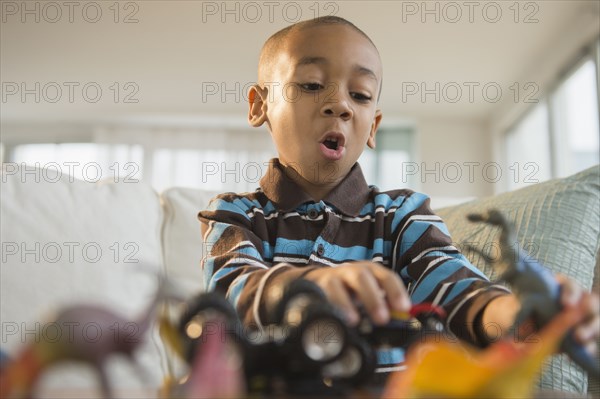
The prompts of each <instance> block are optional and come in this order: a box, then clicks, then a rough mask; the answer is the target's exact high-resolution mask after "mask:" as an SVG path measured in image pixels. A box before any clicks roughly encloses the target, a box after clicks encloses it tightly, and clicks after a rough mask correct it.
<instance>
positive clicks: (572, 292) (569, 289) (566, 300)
mask: <svg viewBox="0 0 600 399" xmlns="http://www.w3.org/2000/svg"><path fill="white" fill-rule="evenodd" d="M556 281H558V282H559V284H560V286H561V295H560V302H561V304H562V305H564V306H574V305H575V304H577V302H579V300H580V299H581V294H582V293H583V291H582V290H581V287H580V286H579V284H577V283H575V282H574V281H573V280H571V279H570V278H568V277H567V276H565V275H563V274H558V275H556Z"/></svg>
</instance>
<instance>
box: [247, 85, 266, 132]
mask: <svg viewBox="0 0 600 399" xmlns="http://www.w3.org/2000/svg"><path fill="white" fill-rule="evenodd" d="M266 99H267V88H266V87H265V88H264V89H261V88H260V86H259V85H252V87H250V90H248V106H249V109H248V122H250V125H252V126H253V127H259V126H261V125H262V124H263V123H265V121H266V120H267V101H266Z"/></svg>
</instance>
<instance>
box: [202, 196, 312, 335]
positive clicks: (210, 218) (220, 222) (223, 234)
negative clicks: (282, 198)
mask: <svg viewBox="0 0 600 399" xmlns="http://www.w3.org/2000/svg"><path fill="white" fill-rule="evenodd" d="M254 212H256V203H255V202H254V201H250V200H247V199H245V198H241V197H238V196H235V195H233V194H223V195H219V196H217V197H216V198H214V199H213V200H212V201H211V202H210V204H209V206H208V209H206V210H204V211H201V212H200V213H199V214H198V219H199V220H200V225H201V231H202V238H203V245H204V257H203V259H202V261H201V266H202V272H203V275H204V285H205V289H206V290H208V291H220V292H222V293H224V295H225V297H226V298H227V299H228V300H229V301H230V302H231V303H232V304H233V305H234V307H235V308H236V310H237V312H238V314H239V315H240V318H241V319H242V322H243V323H244V324H245V325H247V326H252V327H256V328H258V329H262V328H263V326H264V325H266V324H268V323H270V322H272V320H270V317H271V315H270V314H268V312H267V309H265V301H263V300H262V299H263V295H264V294H265V293H266V292H268V290H269V288H270V287H271V286H272V285H274V284H275V285H278V286H282V285H283V284H285V283H286V282H287V281H291V280H292V279H296V278H300V277H301V276H302V275H303V274H305V273H307V272H308V271H310V270H312V269H313V268H312V267H297V266H292V265H290V264H287V263H278V264H273V263H271V262H268V261H265V259H264V253H263V240H266V239H268V238H267V237H261V236H260V233H257V232H256V231H254V230H253V229H254V228H255V226H254V218H253V216H254Z"/></svg>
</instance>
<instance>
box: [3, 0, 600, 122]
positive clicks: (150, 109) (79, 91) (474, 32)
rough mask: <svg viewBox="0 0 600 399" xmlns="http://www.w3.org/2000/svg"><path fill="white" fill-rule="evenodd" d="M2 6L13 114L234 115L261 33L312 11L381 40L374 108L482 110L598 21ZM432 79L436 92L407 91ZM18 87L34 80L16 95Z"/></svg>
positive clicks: (503, 8)
mask: <svg viewBox="0 0 600 399" xmlns="http://www.w3.org/2000/svg"><path fill="white" fill-rule="evenodd" d="M11 3H12V4H13V8H11V9H8V10H4V15H3V21H2V26H1V30H0V34H1V35H0V44H1V46H0V67H1V69H0V73H1V80H2V83H3V96H4V98H3V99H2V104H1V106H2V110H1V115H2V119H3V121H11V122H14V121H17V122H18V121H33V120H44V119H60V120H65V121H68V120H75V119H87V118H113V117H114V118H118V117H127V116H135V117H140V116H141V117H142V118H143V117H145V116H152V117H156V116H160V115H162V116H165V115H167V116H168V115H175V116H176V115H186V116H203V115H210V116H214V115H221V114H223V115H239V116H244V115H245V112H246V105H245V103H244V98H243V90H244V86H245V85H247V84H250V83H252V82H253V81H254V79H255V71H256V65H257V57H258V53H259V51H260V47H261V45H262V43H263V42H264V40H265V39H266V38H267V37H268V36H269V35H270V34H272V33H273V32H275V31H276V30H278V29H280V28H282V27H284V26H287V25H289V23H290V22H292V21H295V20H297V19H298V18H299V17H300V18H301V19H306V18H311V17H313V16H314V15H315V13H316V12H317V10H318V12H319V15H325V14H328V13H334V14H336V15H339V16H342V17H345V18H347V19H349V20H351V21H352V22H354V23H355V24H356V25H357V26H358V27H360V28H361V29H362V30H363V31H365V32H366V33H367V34H368V35H369V36H370V37H371V38H372V40H373V41H374V42H375V44H376V45H377V46H378V48H379V52H380V54H381V56H382V59H383V65H384V88H383V94H382V98H381V107H382V110H383V112H384V114H387V115H393V116H395V117H400V118H404V117H406V118H419V117H439V118H462V119H477V120H485V119H486V118H489V117H490V115H491V114H492V113H493V112H494V110H495V109H497V107H498V104H500V103H503V102H504V103H506V102H507V101H513V100H512V97H513V96H514V95H515V88H516V86H513V85H514V83H515V82H517V83H518V87H519V89H520V90H521V91H520V93H519V96H520V98H521V97H523V96H525V95H526V94H528V93H529V94H532V93H533V90H534V88H535V87H534V86H531V85H530V86H527V87H525V85H526V84H527V83H534V85H535V84H536V83H537V82H536V81H535V79H534V80H531V77H532V76H533V77H534V78H535V76H536V71H537V69H538V68H540V67H541V66H542V65H543V63H544V62H545V60H546V59H547V58H548V57H549V55H550V54H552V52H553V51H554V48H555V46H557V43H559V42H560V41H561V39H562V38H563V37H565V36H566V35H573V34H574V32H575V34H576V33H577V31H578V30H581V31H582V32H583V31H584V30H585V32H586V33H585V34H588V33H587V32H592V34H593V35H597V32H598V31H600V26H598V25H600V17H599V15H600V13H599V11H598V10H599V7H598V4H599V2H598V1H536V2H527V1H524V2H514V1H497V2H489V1H486V2H462V1H458V2H445V1H442V2H439V1H429V2H421V1H415V2H412V1H372V2H368V1H338V2H319V3H317V2H314V1H297V2H260V1H259V2H250V3H248V2H200V1H136V2H121V3H120V7H119V13H118V15H117V13H116V9H115V8H114V2H97V3H95V4H97V5H99V6H98V7H99V11H100V12H101V15H100V14H97V12H98V9H96V8H94V7H90V6H88V3H90V2H81V3H79V2H76V4H77V6H76V7H74V8H73V9H72V10H69V9H68V8H66V7H65V6H64V5H62V6H61V4H64V3H61V2H53V3H54V4H58V5H59V6H60V7H61V8H62V9H61V10H57V9H52V8H46V9H44V8H42V5H40V4H43V3H44V2H35V3H36V4H38V6H37V7H40V9H39V13H38V15H37V17H39V19H40V20H39V22H36V21H35V18H36V15H35V12H36V11H34V12H33V14H31V13H30V14H27V13H23V11H24V10H23V9H21V7H24V4H26V3H27V4H29V6H30V7H34V5H33V4H34V3H33V2H26V3H22V2H11ZM469 4H470V5H469ZM3 7H5V8H6V6H5V5H4V6H3ZM14 7H16V9H15V8H14ZM110 7H113V8H110ZM84 9H85V10H84ZM69 11H71V12H72V14H71V15H69ZM84 11H85V12H84ZM517 11H518V13H517ZM58 12H60V15H59V14H58ZM459 13H460V14H459ZM22 18H24V19H25V22H22ZM69 18H71V19H72V22H71V21H69ZM436 18H437V19H438V20H437V21H436ZM95 19H96V20H97V21H96V22H92V21H93V20H95ZM115 19H116V20H117V22H116V23H115ZM125 19H128V20H130V21H129V22H131V23H125V22H124V20H125ZM53 20H54V21H55V22H52V21H53ZM136 20H137V22H136ZM578 50H579V49H573V51H578ZM115 82H116V83H117V84H116V85H115ZM436 82H438V83H439V89H438V90H437V93H438V95H439V99H436V98H435V95H434V94H429V95H427V96H425V98H421V96H420V94H419V93H416V94H412V95H410V94H409V93H408V92H407V89H412V90H415V89H417V90H419V92H420V91H421V90H422V89H424V88H426V89H428V90H432V89H433V90H434V91H435V90H436ZM36 83H37V84H39V89H36ZM23 85H24V86H23ZM486 85H487V86H486ZM84 87H85V90H83V89H84ZM470 87H471V88H472V90H473V91H472V92H471V93H470V89H469V88H470ZM484 87H486V89H487V92H486V93H484V92H483V88H484ZM23 88H26V89H28V90H32V91H31V92H30V94H26V95H25V96H24V97H22V96H21V94H22V93H21V90H22V89H23ZM98 88H100V90H101V94H100V95H98V93H97V89H98ZM497 88H500V89H501V90H502V99H501V100H500V101H495V99H496V98H497V95H496V90H497ZM223 89H225V90H228V91H223ZM457 89H460V90H461V93H460V97H458V96H459V92H458V91H457ZM15 90H17V92H16V93H15V94H11V93H12V92H14V91H15ZM59 90H60V93H59ZM70 90H72V93H69V91H70ZM207 90H212V91H215V90H216V91H217V92H216V93H215V94H211V93H212V92H209V91H207ZM36 91H37V93H36ZM84 91H85V92H84ZM222 93H226V95H225V96H224V98H222V97H221V95H220V94H222ZM36 94H37V95H39V99H38V98H36ZM470 94H471V97H472V98H469V97H470ZM86 96H87V97H86ZM486 96H487V97H486ZM69 97H71V98H69ZM520 98H519V100H520ZM94 100H97V101H95V102H94ZM115 100H116V102H115ZM127 100H134V101H136V100H137V102H130V101H127Z"/></svg>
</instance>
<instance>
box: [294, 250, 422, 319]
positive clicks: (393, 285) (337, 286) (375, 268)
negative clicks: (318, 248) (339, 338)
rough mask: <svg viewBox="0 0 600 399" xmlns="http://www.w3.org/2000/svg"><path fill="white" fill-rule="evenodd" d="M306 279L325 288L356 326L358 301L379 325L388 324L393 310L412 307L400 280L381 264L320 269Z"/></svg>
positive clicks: (357, 264)
mask: <svg viewBox="0 0 600 399" xmlns="http://www.w3.org/2000/svg"><path fill="white" fill-rule="evenodd" d="M305 278H306V279H307V280H310V281H313V282H315V283H316V284H317V285H318V286H319V287H321V289H323V291H325V294H326V295H327V298H328V299H329V300H330V301H331V303H333V304H334V305H336V306H338V307H339V308H340V309H341V310H342V311H343V312H344V314H345V315H346V319H347V321H348V323H349V324H350V325H353V326H354V325H356V324H357V323H358V322H359V321H360V316H359V313H358V309H357V306H356V303H355V301H354V299H356V300H357V301H358V302H360V303H362V304H363V306H364V308H365V310H366V311H367V313H368V314H369V316H370V317H371V320H373V322H374V323H375V324H385V323H387V322H388V321H389V320H390V310H393V311H397V312H408V311H409V310H410V307H411V303H410V298H409V296H408V293H407V292H406V288H405V287H404V284H403V283H402V280H401V279H400V277H399V276H398V275H397V274H396V273H395V272H393V271H392V270H390V269H388V268H386V267H384V266H382V265H380V264H378V263H374V262H368V261H361V262H349V263H343V264H341V265H339V266H336V267H323V268H318V269H315V270H313V271H311V272H309V273H308V274H306V275H305Z"/></svg>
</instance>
